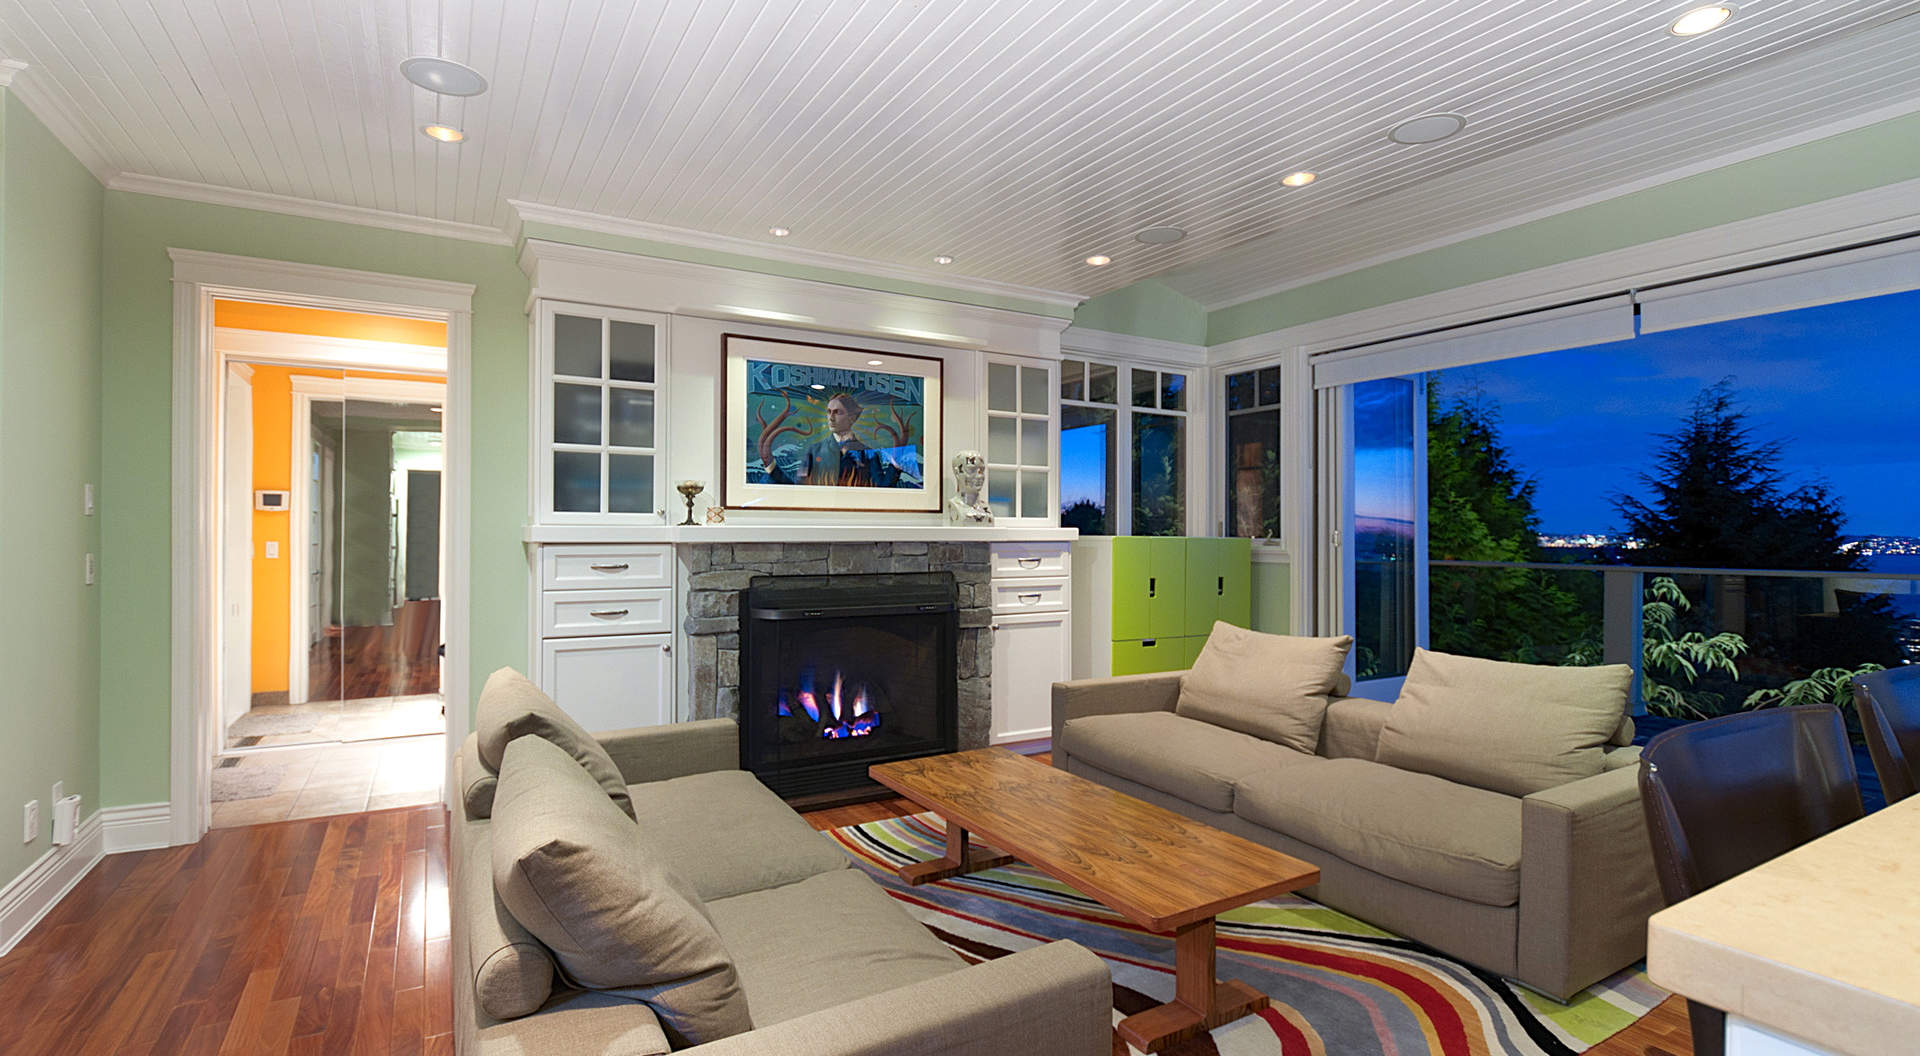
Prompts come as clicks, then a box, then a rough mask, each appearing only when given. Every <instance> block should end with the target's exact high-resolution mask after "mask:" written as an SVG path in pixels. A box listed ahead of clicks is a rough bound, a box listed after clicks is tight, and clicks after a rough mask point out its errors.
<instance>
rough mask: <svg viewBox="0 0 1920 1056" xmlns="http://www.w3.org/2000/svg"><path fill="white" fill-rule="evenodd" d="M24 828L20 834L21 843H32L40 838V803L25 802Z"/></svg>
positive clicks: (35, 800)
mask: <svg viewBox="0 0 1920 1056" xmlns="http://www.w3.org/2000/svg"><path fill="white" fill-rule="evenodd" d="M25 822H26V824H25V826H24V828H23V829H22V830H21V833H20V842H21V843H32V842H33V841H35V840H37V839H39V838H40V801H39V800H37V799H29V800H27V811H26V818H25Z"/></svg>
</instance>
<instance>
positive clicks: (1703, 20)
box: [1667, 4, 1733, 37]
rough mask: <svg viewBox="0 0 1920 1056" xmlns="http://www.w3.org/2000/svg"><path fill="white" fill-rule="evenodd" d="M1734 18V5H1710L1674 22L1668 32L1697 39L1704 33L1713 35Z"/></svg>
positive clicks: (1694, 10)
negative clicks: (1712, 33)
mask: <svg viewBox="0 0 1920 1056" xmlns="http://www.w3.org/2000/svg"><path fill="white" fill-rule="evenodd" d="M1732 17H1733V5H1731V4H1709V5H1708V6H1706V7H1696V8H1694V9H1693V10H1691V11H1689V12H1687V13H1686V14H1684V15H1681V16H1680V17H1679V18H1676V19H1674V20H1673V25H1671V26H1668V27H1667V32H1669V33H1671V34H1673V35H1674V36H1676V37H1697V36H1699V35H1700V34H1702V33H1711V32H1713V31H1714V30H1716V29H1719V28H1720V27H1721V26H1724V25H1726V24H1727V20H1728V19H1730V18H1732Z"/></svg>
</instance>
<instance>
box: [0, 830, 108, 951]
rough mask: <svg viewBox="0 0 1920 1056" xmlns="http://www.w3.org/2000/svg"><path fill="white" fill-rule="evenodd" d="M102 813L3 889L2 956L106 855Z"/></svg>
mask: <svg viewBox="0 0 1920 1056" xmlns="http://www.w3.org/2000/svg"><path fill="white" fill-rule="evenodd" d="M103 853H104V852H103V851H102V850H101V824H100V812H99V811H94V812H93V813H92V814H89V815H88V816H87V820H85V821H83V822H81V823H80V830H79V831H78V832H76V833H74V837H73V842H72V843H69V844H64V845H62V846H59V847H55V848H53V849H51V850H49V851H48V852H47V853H45V854H43V855H41V856H40V857H39V858H37V859H35V860H34V863H33V864H32V865H30V866H27V870H26V872H24V873H21V874H20V875H19V876H16V877H14V878H13V880H12V881H11V882H9V883H8V884H7V886H6V887H4V888H0V955H4V954H6V953H7V952H8V951H10V950H12V949H13V947H14V946H15V945H16V944H18V943H19V941H20V940H21V939H24V938H26V937H27V933H28V932H30V931H32V930H33V926H34V925H35V924H38V923H40V918H42V917H44V916H46V915H47V913H48V912H49V911H51V910H52V909H53V907H54V906H56V905H59V903H60V900H61V899H62V898H64V897H66V894H67V892H68V891H71V890H73V885H75V884H77V883H79V882H80V878H81V877H83V876H85V875H87V871H88V870H89V869H92V868H93V866H94V863H96V862H98V861H99V860H100V858H101V856H102V855H103Z"/></svg>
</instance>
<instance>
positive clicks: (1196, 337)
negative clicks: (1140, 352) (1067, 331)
mask: <svg viewBox="0 0 1920 1056" xmlns="http://www.w3.org/2000/svg"><path fill="white" fill-rule="evenodd" d="M1073 325H1074V326H1076V327H1079V328H1081V329H1084V330H1105V331H1107V332H1109V333H1115V334H1131V335H1133V336H1134V337H1151V338H1154V339H1156V340H1160V341H1178V342H1180V343H1182V344H1188V345H1204V344H1206V343H1207V310H1206V309H1205V308H1202V307H1201V306H1200V302H1198V301H1195V300H1193V299H1191V298H1189V297H1187V296H1186V295H1185V294H1182V293H1180V292H1178V291H1176V290H1174V289H1173V288H1172V287H1170V286H1166V285H1164V284H1162V283H1158V282H1155V281H1153V280H1152V279H1144V280H1142V281H1140V282H1136V283H1134V284H1133V285H1131V286H1122V287H1121V288H1119V289H1117V290H1111V291H1108V292H1107V293H1103V294H1101V295H1100V296H1098V297H1095V298H1093V299H1091V300H1088V301H1083V302H1081V305H1080V309H1079V310H1078V311H1076V312H1074V313H1073Z"/></svg>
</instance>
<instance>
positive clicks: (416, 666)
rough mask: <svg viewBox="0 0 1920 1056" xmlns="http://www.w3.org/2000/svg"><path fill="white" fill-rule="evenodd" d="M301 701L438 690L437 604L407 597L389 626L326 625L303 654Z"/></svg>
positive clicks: (433, 691)
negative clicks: (304, 675) (304, 695)
mask: <svg viewBox="0 0 1920 1056" xmlns="http://www.w3.org/2000/svg"><path fill="white" fill-rule="evenodd" d="M307 683H308V684H307V699H309V700H360V699H364V698H367V697H410V696H414V695H415V694H419V693H438V692H440V603H439V602H438V601H409V602H407V603H405V604H403V605H401V606H400V607H399V608H397V609H395V610H393V624H392V626H389V627H329V628H327V629H326V632H325V633H323V634H322V635H321V636H320V641H319V642H317V643H315V645H314V646H313V648H312V649H311V650H310V651H309V653H308V656H307Z"/></svg>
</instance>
